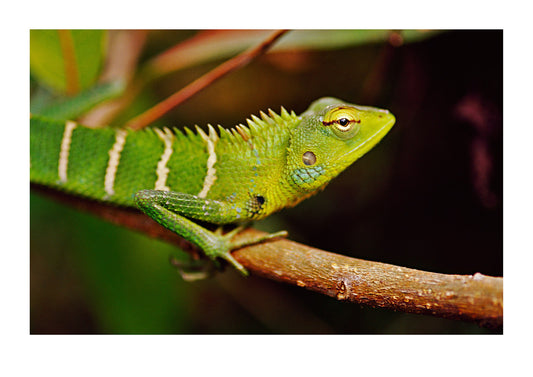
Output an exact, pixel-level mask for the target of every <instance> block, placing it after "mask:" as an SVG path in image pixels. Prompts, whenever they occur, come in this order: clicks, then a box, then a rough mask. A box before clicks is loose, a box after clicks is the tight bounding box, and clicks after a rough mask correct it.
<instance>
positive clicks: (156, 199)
mask: <svg viewBox="0 0 533 377" xmlns="http://www.w3.org/2000/svg"><path fill="white" fill-rule="evenodd" d="M135 203H136V204H137V206H138V207H139V208H140V209H141V210H142V211H143V212H144V213H145V214H147V215H148V216H150V217H151V218H152V219H154V220H155V221H157V222H158V223H159V224H161V225H163V226H164V227H165V228H167V229H170V230H171V231H173V232H174V233H177V234H178V235H180V236H181V237H183V238H185V239H186V240H187V241H190V242H192V243H193V244H195V245H197V246H198V247H199V248H201V249H202V250H203V251H204V253H205V254H206V255H207V256H208V257H209V258H210V259H212V260H213V261H216V259H217V258H223V259H225V260H226V261H228V262H229V263H231V264H232V265H233V266H234V267H235V268H236V269H237V270H239V271H240V272H241V273H242V274H243V275H245V276H246V275H248V271H246V269H245V268H244V267H243V266H242V265H241V264H240V263H239V262H237V260H235V258H233V256H232V255H231V250H233V249H237V248H240V247H243V246H246V245H250V244H255V243H259V242H263V241H265V240H268V239H271V238H275V237H281V236H286V235H287V232H285V231H281V232H276V233H272V234H268V235H266V236H263V237H257V238H254V239H251V240H246V241H240V242H234V241H233V240H232V239H233V237H234V236H235V235H236V234H237V233H238V232H239V231H241V230H242V227H237V228H235V229H233V230H232V231H230V232H228V233H227V234H224V235H222V234H221V233H220V232H212V231H210V230H208V229H206V228H204V227H202V226H200V225H198V224H197V223H195V222H194V221H192V220H190V218H193V219H196V220H201V221H206V222H209V223H214V224H225V223H231V222H234V221H235V219H236V213H234V210H233V209H232V208H231V206H230V205H228V204H227V203H224V202H221V201H217V200H212V199H205V198H200V197H198V196H196V195H191V194H184V193H178V192H173V191H160V190H142V191H139V192H138V193H137V194H135Z"/></svg>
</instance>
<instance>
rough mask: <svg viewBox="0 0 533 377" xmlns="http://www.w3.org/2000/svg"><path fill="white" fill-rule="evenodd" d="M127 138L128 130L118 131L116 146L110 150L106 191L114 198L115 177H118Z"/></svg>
mask: <svg viewBox="0 0 533 377" xmlns="http://www.w3.org/2000/svg"><path fill="white" fill-rule="evenodd" d="M126 136H128V132H127V131H126V130H117V134H116V138H115V144H113V147H111V149H110V150H109V162H108V163H107V168H106V171H105V179H104V189H105V192H106V194H107V196H113V195H114V194H115V189H114V186H115V176H116V175H117V168H118V164H119V162H120V154H121V153H122V149H123V148H124V144H125V143H126Z"/></svg>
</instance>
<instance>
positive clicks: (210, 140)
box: [196, 124, 218, 198]
mask: <svg viewBox="0 0 533 377" xmlns="http://www.w3.org/2000/svg"><path fill="white" fill-rule="evenodd" d="M208 128H209V136H207V135H206V134H205V132H204V131H203V130H202V129H201V128H198V127H196V129H197V131H198V133H199V134H200V136H201V137H202V139H204V141H205V142H206V143H207V153H208V154H209V157H208V159H207V174H206V175H205V179H204V186H203V187H202V191H200V192H199V193H198V197H199V198H205V197H207V193H208V192H209V190H210V189H211V186H213V184H214V183H215V181H216V179H217V171H216V169H215V163H216V162H217V154H216V152H215V146H216V143H217V141H218V135H217V133H216V131H215V129H214V128H213V126H211V125H210V124H209V125H208Z"/></svg>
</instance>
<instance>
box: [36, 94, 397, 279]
mask: <svg viewBox="0 0 533 377" xmlns="http://www.w3.org/2000/svg"><path fill="white" fill-rule="evenodd" d="M394 122H395V118H394V116H393V115H392V114H391V113H389V112H388V111H387V110H382V109H377V108H373V107H366V106H358V105H352V104H348V103H345V102H343V101H341V100H338V99H335V98H329V97H327V98H322V99H320V100H317V101H315V102H313V103H312V104H311V106H310V107H309V109H307V110H306V111H305V112H304V113H303V114H301V115H300V116H297V115H296V114H295V113H294V112H291V113H288V112H287V111H286V110H285V109H283V108H282V110H281V114H280V115H278V114H276V113H274V112H273V111H271V110H269V112H268V115H267V114H265V113H263V112H261V113H260V117H255V116H252V117H251V119H249V120H248V126H244V125H242V124H241V125H238V126H236V127H235V128H233V129H229V130H227V129H224V128H221V127H220V126H219V131H218V133H217V132H216V131H215V129H214V128H213V127H212V126H211V125H209V126H208V132H207V133H206V132H204V131H202V130H201V129H200V128H198V127H196V128H197V132H196V133H194V132H192V131H190V130H189V129H187V128H186V129H185V130H184V131H180V130H177V129H172V130H169V129H163V130H160V129H146V130H142V131H136V132H134V131H131V130H123V129H122V130H120V129H112V128H103V129H90V128H86V127H83V126H81V125H77V124H75V123H73V122H66V123H65V122H62V121H56V120H50V119H45V118H43V117H38V116H32V117H31V120H30V163H31V168H30V179H31V181H32V182H35V183H39V184H44V185H47V186H52V187H55V188H57V189H60V190H64V191H66V192H70V193H73V194H77V195H80V196H84V197H88V198H91V199H96V200H100V201H103V202H108V203H112V204H116V205H121V206H129V207H133V206H137V207H138V208H140V209H141V210H142V211H143V212H144V213H146V214H147V215H148V216H150V217H152V218H153V219H154V220H156V221H157V222H158V223H160V224H161V225H163V226H165V227H167V228H168V229H170V230H172V231H174V232H176V233H177V234H179V235H180V236H182V237H184V238H185V239H187V240H188V241H190V242H192V243H194V244H196V245H197V246H199V247H200V248H201V249H202V250H203V251H204V252H205V253H206V255H207V256H209V257H210V258H211V259H212V260H216V259H217V258H223V259H226V260H227V261H229V262H230V263H231V264H233V265H234V266H235V267H236V268H237V269H238V270H239V271H241V272H242V273H243V274H245V275H246V274H247V272H246V270H245V269H244V267H243V266H242V265H240V264H239V263H238V262H237V261H236V260H235V259H234V258H233V257H232V256H231V253H230V251H231V250H233V249H236V248H238V247H241V246H244V244H243V243H240V244H239V243H235V242H233V241H232V240H231V238H232V237H233V236H234V235H235V234H236V233H237V232H238V231H239V230H240V228H237V229H236V230H235V231H232V232H230V233H228V234H226V235H221V234H220V232H218V231H217V232H212V231H210V230H208V229H206V228H204V227H202V226H200V225H198V224H197V223H196V222H195V221H193V220H197V221H198V220H199V221H204V222H208V223H212V224H220V225H221V224H229V223H244V222H248V221H250V220H258V219H262V218H264V217H266V216H268V215H270V214H271V213H273V212H275V211H278V210H280V209H282V208H284V207H291V206H294V205H296V204H298V203H299V202H300V201H302V200H304V199H305V198H308V197H309V196H311V195H313V194H315V193H317V192H318V191H320V190H321V189H323V188H324V187H325V186H326V185H327V183H328V182H330V181H331V179H333V178H334V177H336V176H337V175H338V174H339V173H340V172H341V171H343V170H344V169H345V168H347V167H348V166H349V165H350V164H352V163H353V162H354V161H355V160H357V159H358V158H359V157H361V156H362V155H364V154H365V153H366V152H368V151H369V150H370V149H372V148H373V147H374V146H375V145H376V144H377V143H378V142H379V141H380V140H381V138H383V136H385V134H386V133H387V132H388V131H389V130H390V129H391V127H392V126H393V125H394ZM285 234H286V233H285V232H277V233H274V234H271V235H268V236H266V237H260V238H258V239H254V240H251V241H248V242H246V244H252V243H257V242H262V241H265V240H266V239H270V238H273V237H277V236H280V235H285Z"/></svg>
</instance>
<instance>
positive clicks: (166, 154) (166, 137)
mask: <svg viewBox="0 0 533 377" xmlns="http://www.w3.org/2000/svg"><path fill="white" fill-rule="evenodd" d="M154 131H155V133H156V134H157V135H158V136H159V138H160V139H161V140H162V141H163V143H165V150H164V151H163V154H162V155H161V160H159V162H158V163H157V170H156V174H157V180H156V181H155V187H154V189H155V190H163V191H170V187H168V186H167V185H166V183H167V178H168V173H169V172H170V169H169V168H167V163H168V161H169V160H170V156H172V152H173V150H172V143H173V141H174V134H173V133H172V131H170V130H169V129H168V128H163V130H161V129H159V128H154Z"/></svg>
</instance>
